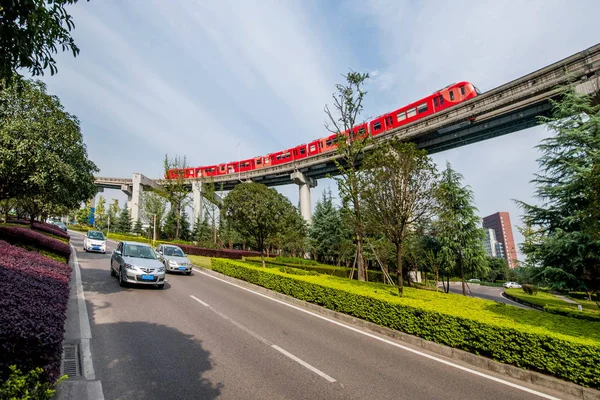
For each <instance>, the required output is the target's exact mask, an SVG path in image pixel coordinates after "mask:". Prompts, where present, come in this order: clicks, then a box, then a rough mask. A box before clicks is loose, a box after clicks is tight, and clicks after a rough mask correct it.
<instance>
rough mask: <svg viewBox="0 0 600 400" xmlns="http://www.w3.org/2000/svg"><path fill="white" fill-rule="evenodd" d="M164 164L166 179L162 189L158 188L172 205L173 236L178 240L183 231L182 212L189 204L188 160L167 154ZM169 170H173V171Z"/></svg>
mask: <svg viewBox="0 0 600 400" xmlns="http://www.w3.org/2000/svg"><path fill="white" fill-rule="evenodd" d="M163 164H164V169H165V180H164V182H163V185H162V187H161V189H157V190H158V191H159V193H160V195H162V196H163V197H164V198H166V199H167V200H168V201H169V203H170V205H171V210H172V217H173V218H174V221H175V230H174V234H173V236H172V238H173V239H175V240H178V239H180V238H181V233H182V225H181V224H182V213H183V210H184V209H185V207H186V206H187V205H188V204H189V199H188V194H189V192H190V190H189V188H188V186H187V183H186V181H185V175H184V171H185V169H186V168H187V161H186V158H185V157H183V158H180V157H178V156H175V157H174V158H173V159H172V160H171V159H169V157H168V156H167V155H165V160H164V163H163ZM168 171H171V173H169V172H168ZM188 229H189V223H188Z"/></svg>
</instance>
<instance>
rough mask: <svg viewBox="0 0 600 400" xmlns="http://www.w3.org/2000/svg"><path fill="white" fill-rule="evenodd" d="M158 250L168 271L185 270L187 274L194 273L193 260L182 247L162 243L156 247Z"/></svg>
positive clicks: (159, 256)
mask: <svg viewBox="0 0 600 400" xmlns="http://www.w3.org/2000/svg"><path fill="white" fill-rule="evenodd" d="M156 252H157V253H158V258H159V259H160V260H161V261H162V262H163V264H164V265H165V268H166V270H167V271H168V272H183V273H185V274H187V275H190V274H191V273H192V262H191V261H190V260H189V258H187V257H186V255H185V253H184V252H183V250H181V248H180V247H178V246H173V245H171V244H161V245H160V246H158V247H157V248H156Z"/></svg>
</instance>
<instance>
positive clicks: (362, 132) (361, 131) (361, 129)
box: [358, 128, 366, 135]
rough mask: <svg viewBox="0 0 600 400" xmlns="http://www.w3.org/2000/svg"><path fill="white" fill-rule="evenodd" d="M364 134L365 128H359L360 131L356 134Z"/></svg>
mask: <svg viewBox="0 0 600 400" xmlns="http://www.w3.org/2000/svg"><path fill="white" fill-rule="evenodd" d="M365 132H366V129H365V128H360V129H359V130H358V134H359V135H363V134H364V133H365Z"/></svg>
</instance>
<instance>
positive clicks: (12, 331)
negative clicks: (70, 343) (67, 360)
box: [0, 240, 71, 382]
mask: <svg viewBox="0 0 600 400" xmlns="http://www.w3.org/2000/svg"><path fill="white" fill-rule="evenodd" d="M70 276H71V268H70V267H69V266H68V265H67V264H63V263H60V262H57V261H54V260H51V259H49V258H47V257H44V256H42V255H40V254H36V253H32V252H29V251H27V250H24V249H22V248H20V247H17V246H12V245H10V244H8V243H7V242H5V241H1V240H0V293H2V296H0V310H4V312H0V346H1V347H0V349H1V350H0V380H4V379H6V378H7V377H8V375H9V374H10V371H9V368H10V366H11V365H16V366H17V368H19V369H21V370H23V371H30V370H32V369H34V368H37V367H40V368H43V369H44V376H45V378H46V379H48V380H49V381H51V382H53V381H55V380H56V379H57V378H58V377H59V374H60V360H61V353H62V342H63V339H64V325H65V320H66V313H67V301H68V299H69V278H70Z"/></svg>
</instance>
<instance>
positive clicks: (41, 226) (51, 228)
mask: <svg viewBox="0 0 600 400" xmlns="http://www.w3.org/2000/svg"><path fill="white" fill-rule="evenodd" d="M32 228H33V229H35V230H36V231H43V232H48V233H51V234H53V235H56V236H59V237H61V238H64V239H69V238H70V236H69V235H68V234H67V232H65V231H63V230H62V229H60V228H59V227H58V226H56V225H52V224H47V223H45V222H36V221H34V222H33V226H32Z"/></svg>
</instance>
